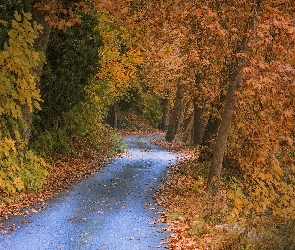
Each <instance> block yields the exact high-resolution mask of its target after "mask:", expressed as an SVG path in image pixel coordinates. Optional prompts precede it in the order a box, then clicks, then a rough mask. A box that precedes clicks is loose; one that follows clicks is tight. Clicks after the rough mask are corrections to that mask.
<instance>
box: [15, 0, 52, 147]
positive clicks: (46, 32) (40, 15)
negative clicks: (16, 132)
mask: <svg viewBox="0 0 295 250" xmlns="http://www.w3.org/2000/svg"><path fill="white" fill-rule="evenodd" d="M23 5H24V11H25V12H31V14H32V22H33V21H36V22H37V23H38V24H40V25H42V27H43V30H42V32H40V34H39V37H38V38H37V39H36V41H35V43H34V49H35V51H38V52H41V53H44V54H46V49H47V46H48V41H49V36H50V33H51V27H50V26H49V25H48V23H47V22H46V21H45V16H46V14H45V13H44V12H40V11H38V10H36V9H35V8H33V6H32V3H31V1H29V0H23ZM42 72H43V63H41V64H40V65H39V66H38V67H37V68H36V69H35V73H36V75H37V77H38V79H37V81H40V78H41V76H42ZM37 84H38V83H37ZM21 108H22V113H23V119H24V122H25V127H24V128H22V129H21V131H20V132H21V137H22V139H23V140H25V141H26V142H27V146H26V149H25V150H27V149H28V144H29V141H30V137H31V130H32V116H33V113H32V112H31V110H30V108H29V106H28V105H27V104H24V105H22V107H21Z"/></svg>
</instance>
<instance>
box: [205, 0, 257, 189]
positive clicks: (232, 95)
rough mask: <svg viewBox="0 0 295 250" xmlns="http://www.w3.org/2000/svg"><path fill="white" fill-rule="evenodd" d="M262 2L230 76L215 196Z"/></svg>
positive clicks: (213, 171) (213, 178)
mask: <svg viewBox="0 0 295 250" xmlns="http://www.w3.org/2000/svg"><path fill="white" fill-rule="evenodd" d="M262 1H263V0H257V1H256V3H255V4H254V5H253V7H252V13H253V14H252V15H251V16H250V17H249V19H248V22H247V27H246V31H245V34H244V37H243V40H242V44H241V45H242V46H241V50H240V52H241V53H243V54H244V55H245V56H242V57H238V58H237V64H236V67H235V69H234V71H233V73H232V74H231V76H230V86H229V89H228V91H227V94H226V100H225V106H224V110H223V114H222V120H221V124H220V127H219V130H218V135H217V138H216V143H215V146H214V150H213V159H212V163H211V167H210V171H209V176H208V185H209V187H210V188H211V191H212V192H213V194H214V193H216V191H217V189H218V184H219V180H220V175H221V169H222V162H223V158H224V153H225V150H226V144H227V139H228V134H229V131H230V126H231V122H232V119H233V115H234V112H235V107H236V102H237V96H236V92H237V91H238V90H239V87H240V85H241V84H242V81H243V68H244V67H245V66H246V64H247V63H248V56H249V53H250V49H249V47H248V42H249V39H250V38H251V33H253V31H254V29H255V22H256V19H257V16H258V12H259V11H260V5H261V3H262Z"/></svg>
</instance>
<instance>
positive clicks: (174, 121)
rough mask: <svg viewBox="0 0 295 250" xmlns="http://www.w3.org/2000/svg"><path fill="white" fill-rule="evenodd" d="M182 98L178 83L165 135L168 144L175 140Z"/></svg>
mask: <svg viewBox="0 0 295 250" xmlns="http://www.w3.org/2000/svg"><path fill="white" fill-rule="evenodd" d="M182 97H183V88H182V86H181V83H180V82H179V83H178V84H177V90H176V96H175V100H174V107H173V111H172V116H171V118H170V121H169V125H168V130H167V133H166V140H167V141H168V142H172V141H173V140H174V138H175V135H176V131H177V127H178V119H179V114H180V111H181V106H182V105H181V100H182Z"/></svg>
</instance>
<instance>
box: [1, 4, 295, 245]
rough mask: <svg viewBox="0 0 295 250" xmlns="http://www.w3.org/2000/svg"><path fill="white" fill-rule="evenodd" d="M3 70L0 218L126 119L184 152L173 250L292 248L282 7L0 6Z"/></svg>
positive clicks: (292, 30)
mask: <svg viewBox="0 0 295 250" xmlns="http://www.w3.org/2000/svg"><path fill="white" fill-rule="evenodd" d="M0 64H1V71H0V100H1V106H0V127H1V130H0V211H2V209H3V211H4V210H5V207H6V206H8V205H9V204H14V203H17V201H19V200H21V199H22V197H24V196H25V194H27V193H38V192H39V191H40V190H42V188H43V187H44V185H46V184H48V182H49V178H50V175H54V174H53V173H54V169H55V166H56V165H57V164H58V162H59V161H61V160H62V159H64V158H65V157H66V158H73V159H74V158H79V156H80V155H81V152H82V154H84V155H86V156H87V155H89V154H94V155H99V156H100V157H113V156H114V155H116V154H117V153H118V152H122V151H124V143H123V142H122V139H121V136H120V130H124V129H125V128H127V127H130V126H134V127H136V124H132V122H133V121H132V119H128V116H127V115H126V114H127V113H128V112H129V113H130V112H131V113H134V114H136V115H138V116H140V117H141V118H142V119H143V120H145V121H148V122H149V124H151V126H153V128H154V129H155V130H156V129H157V131H159V130H160V131H162V132H164V133H165V140H164V139H163V140H162V141H160V142H159V143H160V144H162V145H164V147H165V146H167V145H168V146H169V145H173V146H171V147H172V148H173V147H174V148H175V150H176V151H180V149H179V148H185V150H184V151H186V150H189V152H190V153H189V154H190V158H187V159H184V160H182V161H181V163H180V164H179V166H178V167H177V168H176V170H175V173H174V174H173V175H172V176H171V179H170V182H169V181H168V184H167V185H168V186H167V185H166V186H165V187H163V190H162V192H164V195H166V196H167V197H166V199H167V200H170V204H168V205H167V204H166V203H167V202H168V201H164V198H163V199H161V201H160V203H161V202H162V203H163V205H164V206H165V204H166V206H167V207H170V208H169V209H168V210H169V211H168V212H167V216H166V220H168V221H170V223H171V225H172V228H175V236H174V237H175V238H173V237H172V239H171V240H170V241H171V242H170V243H171V244H172V246H174V248H171V249H199V248H197V247H196V244H197V245H198V246H203V245H204V248H200V249H245V250H246V249H295V238H294V237H295V236H294V235H295V234H294V233H295V221H294V219H295V190H294V188H295V186H294V182H295V164H294V158H295V151H294V150H295V148H294V147H295V143H294V135H295V126H294V118H295V114H294V107H295V5H294V3H293V1H291V0H283V1H278V0H268V1H265V0H250V1H242V0H235V1H233V0H229V1H225V0H209V1H202V0H121V1H119V0H109V1H101V0H92V1H91V0H70V1H63V0H59V1H57V0H22V1H21V0H15V1H12V0H0ZM120 114H121V115H120ZM122 114H123V115H122ZM136 122H137V121H134V123H136ZM135 130H136V129H135ZM135 132H136V131H135ZM175 145H176V146H175ZM93 152H94V153H93ZM92 157H93V158H95V157H94V156H93V155H92ZM88 158H91V157H88ZM94 160H95V159H94ZM72 171H73V170H72ZM61 182H62V181H61ZM169 185H170V187H169ZM172 195H174V198H172ZM168 197H169V198H168ZM190 198H193V199H192V200H191V199H190ZM172 201H173V202H174V203H173V204H172ZM180 204H182V205H180ZM179 206H181V207H182V209H183V210H181V211H180V210H179ZM202 206H203V207H202ZM206 207H207V208H209V207H210V208H211V209H208V210H207V211H205V208H206ZM173 209H174V210H173ZM202 209H203V210H202ZM209 210H210V211H209ZM218 225H223V226H222V230H221V232H222V233H220V228H219V229H218ZM224 225H226V226H224ZM234 227H235V228H236V227H238V228H239V230H233V229H232V228H234ZM231 229H232V230H231ZM218 230H219V231H218ZM220 234H223V236H222V237H221V236H220ZM249 234H250V235H255V236H252V237H250V236H249ZM218 235H219V236H218ZM261 235H262V236H261ZM206 247H207V248H206ZM208 247H209V248H208Z"/></svg>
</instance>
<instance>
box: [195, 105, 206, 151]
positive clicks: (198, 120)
mask: <svg viewBox="0 0 295 250" xmlns="http://www.w3.org/2000/svg"><path fill="white" fill-rule="evenodd" d="M203 113H204V105H203V107H200V106H199V105H198V103H197V101H196V100H195V101H194V128H193V135H194V137H193V138H194V146H196V145H201V144H202V141H203V135H204V127H205V121H204V120H203V119H202V116H203Z"/></svg>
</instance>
